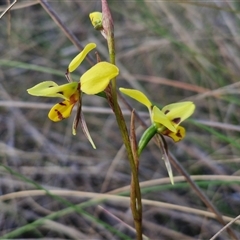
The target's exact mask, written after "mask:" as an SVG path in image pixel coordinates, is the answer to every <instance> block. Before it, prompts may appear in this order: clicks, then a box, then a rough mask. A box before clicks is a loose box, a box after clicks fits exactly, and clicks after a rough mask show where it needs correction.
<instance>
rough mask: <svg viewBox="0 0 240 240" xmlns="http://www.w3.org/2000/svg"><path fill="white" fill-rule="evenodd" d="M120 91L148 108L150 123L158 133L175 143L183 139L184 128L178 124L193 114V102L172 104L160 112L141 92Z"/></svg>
mask: <svg viewBox="0 0 240 240" xmlns="http://www.w3.org/2000/svg"><path fill="white" fill-rule="evenodd" d="M120 91H121V92H122V93H124V94H125V95H127V96H129V97H131V98H133V99H135V100H137V101H138V102H140V103H142V104H143V105H145V106H146V107H147V108H148V110H149V113H150V118H151V121H152V123H153V124H155V126H156V128H157V132H158V133H161V134H163V135H166V136H168V137H170V138H172V139H173V140H174V141H175V142H178V141H180V140H181V139H183V138H184V136H185V132H186V131H185V128H183V127H182V126H179V124H180V123H181V122H182V121H184V120H185V119H187V118H188V117H190V116H191V115H192V114H193V112H194V109H195V105H194V103H193V102H190V101H187V102H179V103H172V104H169V105H167V106H165V107H163V108H162V110H160V109H159V108H158V107H157V106H154V105H153V104H152V103H151V101H150V100H149V99H148V98H147V96H146V95H145V94H143V93H142V92H141V91H138V90H135V89H126V88H120Z"/></svg>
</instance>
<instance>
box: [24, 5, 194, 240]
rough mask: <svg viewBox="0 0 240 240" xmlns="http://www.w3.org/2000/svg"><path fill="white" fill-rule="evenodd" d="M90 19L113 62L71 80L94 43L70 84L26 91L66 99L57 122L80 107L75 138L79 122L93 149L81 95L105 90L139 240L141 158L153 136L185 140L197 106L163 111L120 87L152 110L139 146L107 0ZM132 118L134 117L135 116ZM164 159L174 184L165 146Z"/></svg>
mask: <svg viewBox="0 0 240 240" xmlns="http://www.w3.org/2000/svg"><path fill="white" fill-rule="evenodd" d="M89 17H90V20H91V22H92V25H93V27H94V28H95V29H96V30H99V31H101V33H102V35H103V36H104V38H105V39H106V40H107V45H108V50H109V58H110V62H106V61H103V62H101V61H98V62H97V63H96V64H95V65H93V66H92V67H91V68H90V69H89V70H87V71H86V72H85V73H84V74H83V75H82V76H81V77H80V79H79V81H77V82H75V81H72V78H71V73H72V72H73V71H75V70H76V69H77V68H78V66H79V65H80V64H81V63H82V61H83V60H84V59H85V58H86V56H87V54H88V53H89V52H90V51H92V50H93V49H94V48H96V44H95V43H89V44H87V45H86V46H85V47H84V49H83V50H82V51H81V52H80V53H79V54H78V55H77V56H76V57H75V58H73V60H72V61H71V62H70V64H69V66H68V68H67V72H66V77H67V79H68V81H69V82H68V83H65V84H63V85H58V84H57V83H55V82H53V81H44V82H41V83H39V84H37V85H35V86H33V87H32V88H29V89H28V90H27V91H28V93H29V94H30V95H33V96H42V97H57V98H62V99H63V101H61V102H59V103H57V104H55V105H54V106H53V107H52V108H51V110H50V111H49V113H48V117H49V118H50V120H52V121H54V122H59V121H61V120H63V119H66V118H68V117H69V116H70V115H71V112H72V109H73V107H74V105H77V114H76V117H75V119H74V122H73V128H72V132H73V134H74V135H76V128H77V126H78V123H79V122H80V124H81V127H82V129H83V132H84V134H85V135H86V137H87V139H88V140H89V141H90V143H91V144H92V146H93V148H96V147H95V144H94V142H93V140H92V138H91V136H90V133H89V131H88V128H87V125H86V122H85V120H84V116H83V114H82V111H81V106H82V95H83V93H84V94H88V95H97V94H100V93H102V92H104V91H105V95H104V96H105V98H106V99H107V101H108V103H109V105H110V107H111V108H112V110H113V112H114V114H115V116H116V120H117V123H118V126H119V129H120V132H121V136H122V139H123V142H124V144H125V147H126V152H127V156H128V159H129V163H130V167H131V173H132V180H131V194H130V195H131V209H132V213H133V218H134V223H135V227H136V230H137V238H138V239H142V205H141V191H140V186H139V179H138V165H139V156H140V155H141V152H142V150H143V149H144V148H145V147H146V146H147V144H148V143H149V141H150V140H151V139H152V138H153V137H158V140H159V139H160V141H164V144H163V146H166V142H165V140H164V138H163V136H168V137H170V138H172V139H173V141H174V142H178V141H180V140H182V139H183V138H184V136H185V128H184V127H182V126H180V123H182V122H183V121H184V120H185V119H187V118H188V117H190V116H191V115H192V114H193V112H194V109H195V105H194V103H192V102H190V101H187V102H179V103H172V104H169V105H167V106H165V107H163V108H162V109H161V110H160V109H159V108H158V107H157V106H155V105H154V104H152V102H151V101H150V100H149V99H148V97H147V96H146V95H145V94H143V93H142V92H141V91H139V90H136V89H126V88H120V91H121V92H122V93H123V94H125V95H127V96H129V97H131V98H133V99H135V100H137V101H138V102H140V103H141V104H143V105H145V106H146V107H147V108H148V111H149V115H150V119H151V125H150V126H149V127H148V128H147V130H146V131H145V132H144V133H143V135H142V137H141V138H140V141H139V143H138V145H137V144H136V136H135V132H134V123H133V122H134V121H131V133H130V135H129V133H128V130H127V126H126V122H125V119H124V117H123V114H122V111H121V108H120V106H119V104H118V98H117V89H116V77H117V76H118V74H119V69H118V67H116V65H115V46H114V27H113V20H112V16H111V13H110V10H109V8H108V4H107V1H106V0H102V13H101V12H93V13H90V15H89ZM132 116H134V114H133V115H132ZM133 118H134V117H132V119H133ZM159 136H160V137H159ZM160 145H161V144H160ZM163 158H164V160H165V164H166V167H167V170H168V174H169V177H170V181H171V183H172V184H173V174H172V169H171V165H170V162H169V160H168V152H167V149H166V147H163Z"/></svg>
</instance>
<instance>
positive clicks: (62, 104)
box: [59, 102, 67, 106]
mask: <svg viewBox="0 0 240 240" xmlns="http://www.w3.org/2000/svg"><path fill="white" fill-rule="evenodd" d="M59 104H60V105H61V106H67V104H65V103H63V102H60V103H59Z"/></svg>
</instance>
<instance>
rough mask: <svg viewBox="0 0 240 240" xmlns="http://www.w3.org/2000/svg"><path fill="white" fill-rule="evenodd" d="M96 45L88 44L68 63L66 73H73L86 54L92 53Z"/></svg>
mask: <svg viewBox="0 0 240 240" xmlns="http://www.w3.org/2000/svg"><path fill="white" fill-rule="evenodd" d="M96 46H97V45H96V44H95V43H89V44H87V45H86V47H85V48H84V49H83V50H82V51H81V52H80V53H79V54H78V55H77V56H76V57H75V58H74V59H73V60H72V61H71V62H70V63H69V65H68V72H70V73H71V72H73V71H74V70H75V69H76V68H77V67H78V66H79V65H80V64H81V63H82V61H83V60H84V58H85V57H86V56H87V54H88V53H89V52H90V51H92V50H93V49H94V48H95V47H96Z"/></svg>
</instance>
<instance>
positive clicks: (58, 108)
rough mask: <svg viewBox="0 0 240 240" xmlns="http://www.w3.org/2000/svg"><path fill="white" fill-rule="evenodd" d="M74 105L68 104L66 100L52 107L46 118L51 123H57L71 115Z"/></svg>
mask: <svg viewBox="0 0 240 240" xmlns="http://www.w3.org/2000/svg"><path fill="white" fill-rule="evenodd" d="M74 104H75V103H70V102H69V101H67V100H64V101H63V102H60V103H57V104H56V105H54V106H53V107H52V108H51V110H50V111H49V113H48V117H49V118H50V119H51V120H52V121H53V122H59V121H61V120H63V119H65V118H68V117H69V116H70V115H71V112H72V109H73V106H74Z"/></svg>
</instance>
